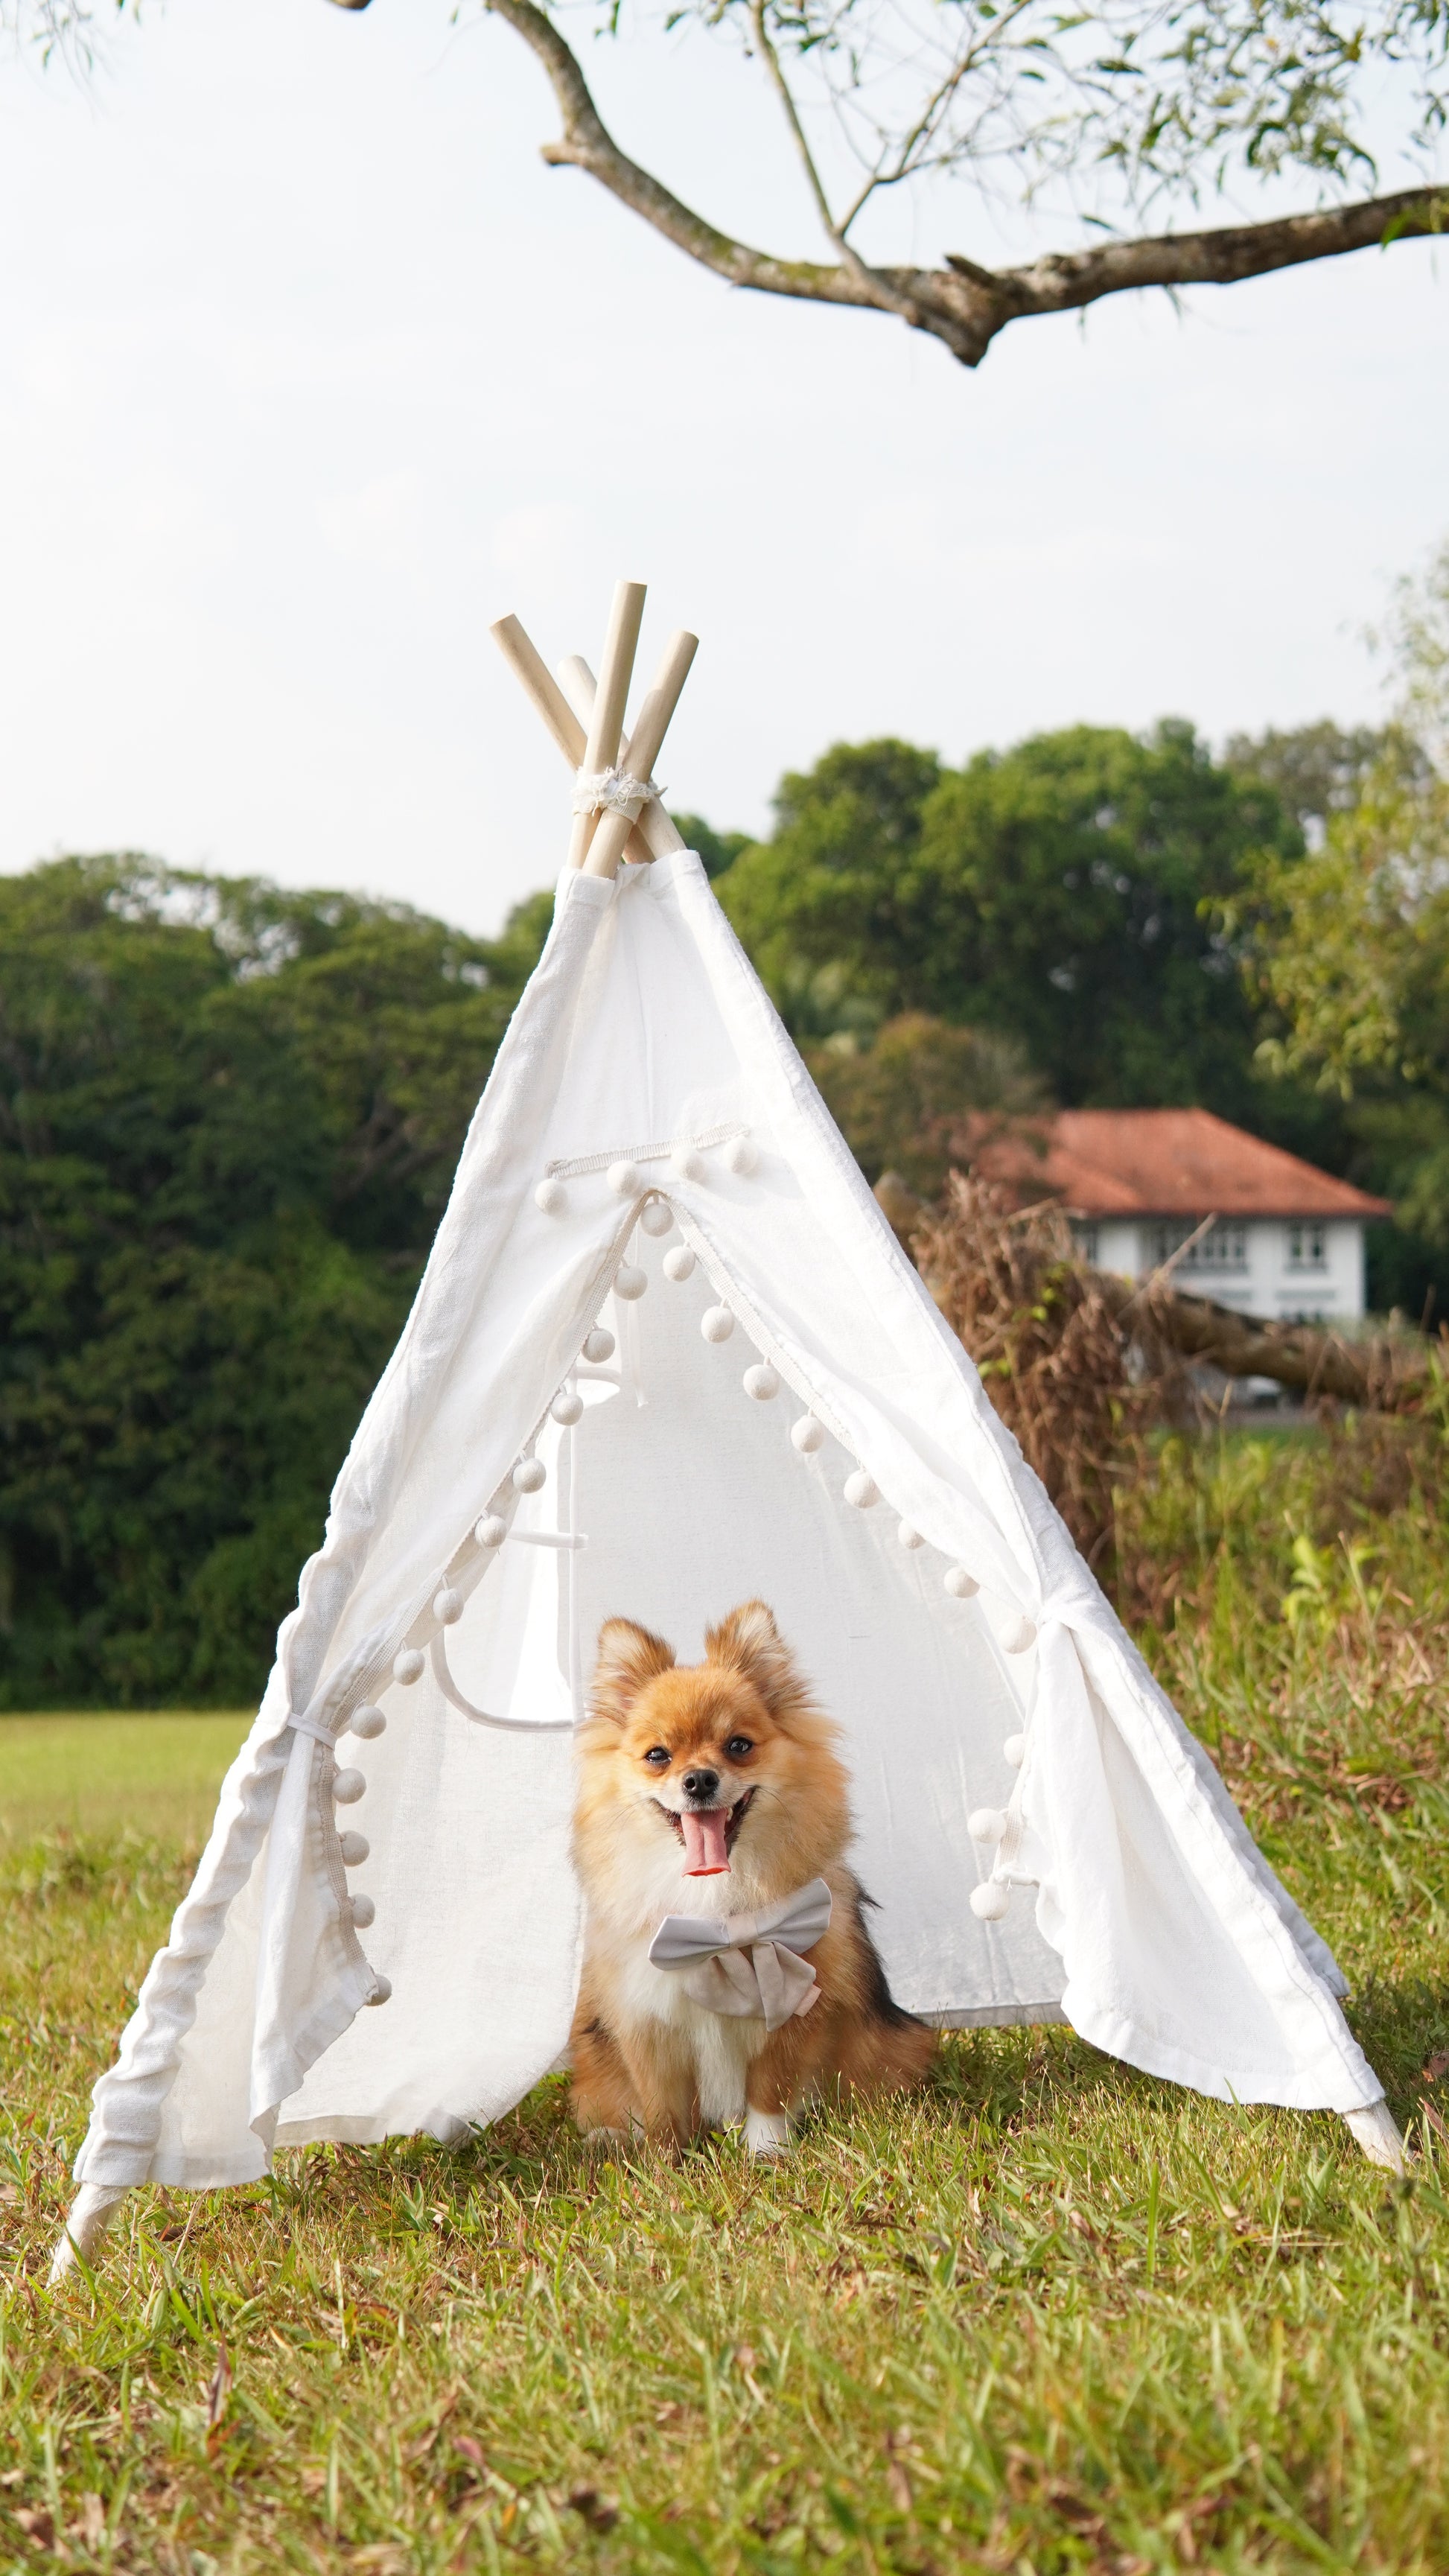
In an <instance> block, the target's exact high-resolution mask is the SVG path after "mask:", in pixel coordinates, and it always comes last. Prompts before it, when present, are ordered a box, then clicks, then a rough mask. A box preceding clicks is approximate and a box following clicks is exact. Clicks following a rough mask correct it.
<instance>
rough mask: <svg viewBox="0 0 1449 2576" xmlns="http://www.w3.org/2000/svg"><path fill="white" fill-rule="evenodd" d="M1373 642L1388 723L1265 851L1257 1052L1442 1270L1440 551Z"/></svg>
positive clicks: (1445, 669)
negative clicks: (1322, 811) (1324, 803)
mask: <svg viewBox="0 0 1449 2576" xmlns="http://www.w3.org/2000/svg"><path fill="white" fill-rule="evenodd" d="M1385 640H1386V642H1387V644H1388V647H1389V649H1390V651H1391V653H1392V656H1393V661H1394V666H1395V669H1396V673H1397V678H1398V703H1397V708H1396V718H1395V722H1394V723H1393V724H1392V725H1391V726H1389V728H1388V729H1387V730H1386V731H1385V733H1384V734H1383V735H1382V736H1381V737H1380V739H1379V743H1378V747H1377V751H1376V753H1375V756H1374V757H1373V759H1372V760H1371V761H1370V762H1369V764H1368V766H1367V767H1366V769H1365V771H1364V773H1363V776H1362V779H1361V782H1360V786H1359V790H1358V793H1357V795H1356V796H1354V797H1353V799H1352V800H1351V801H1350V800H1347V799H1345V800H1343V801H1341V802H1340V803H1339V804H1338V805H1337V806H1336V808H1335V809H1334V810H1333V811H1332V812H1330V814H1329V815H1328V816H1327V818H1326V823H1325V829H1324V833H1323V838H1322V841H1321V845H1320V846H1319V847H1318V848H1317V849H1316V850H1315V851H1314V852H1312V853H1311V854H1310V855H1309V856H1308V857H1307V858H1306V859H1304V860H1301V861H1299V862H1298V863H1297V864H1296V865H1286V866H1285V865H1284V864H1283V863H1282V862H1281V861H1279V860H1276V859H1273V858H1271V857H1267V856H1265V858H1264V860H1263V863H1262V865H1261V866H1260V868H1259V869H1258V871H1257V875H1256V878H1255V882H1254V886H1253V890H1252V891H1253V900H1254V901H1255V903H1256V907H1257V910H1256V918H1254V919H1253V920H1252V921H1251V946H1250V950H1249V959H1250V974H1251V977H1252V979H1253V981H1254V983H1255V985H1256V989H1257V994H1258V997H1259V1000H1260V1002H1261V1004H1263V1005H1264V1006H1266V1009H1267V1013H1268V1023H1267V1027H1266V1030H1265V1033H1264V1036H1263V1039H1262V1043H1261V1048H1260V1053H1261V1055H1262V1056H1263V1058H1264V1059H1265V1061H1266V1062H1267V1063H1268V1064H1269V1065H1270V1066H1271V1067H1272V1068H1273V1069H1274V1070H1276V1071H1278V1072H1280V1073H1284V1074H1287V1075H1290V1076H1296V1077H1297V1078H1299V1079H1300V1080H1303V1079H1307V1080H1310V1081H1312V1082H1313V1083H1315V1084H1316V1085H1317V1087H1318V1089H1319V1091H1320V1092H1321V1093H1324V1094H1328V1095H1331V1096H1333V1097H1334V1098H1335V1099H1336V1100H1337V1101H1338V1102H1339V1103H1340V1104H1341V1107H1342V1115H1343V1118H1344V1123H1345V1125H1346V1127H1347V1128H1348V1130H1349V1131H1350V1132H1351V1133H1353V1134H1354V1135H1356V1136H1357V1137H1359V1138H1360V1139H1362V1140H1363V1142H1364V1144H1365V1145H1366V1146H1367V1147H1368V1148H1369V1149H1370V1150H1371V1151H1372V1152H1373V1154H1374V1155H1375V1156H1376V1157H1377V1159H1378V1162H1379V1166H1380V1168H1381V1169H1382V1170H1384V1171H1386V1172H1391V1173H1392V1176H1393V1177H1392V1180H1391V1182H1390V1183H1389V1184H1388V1185H1389V1186H1390V1187H1391V1188H1392V1190H1393V1195H1394V1197H1395V1199H1396V1200H1397V1202H1398V1210H1399V1215H1400V1218H1401V1222H1402V1225H1403V1227H1404V1228H1405V1229H1406V1230H1407V1232H1408V1233H1409V1234H1410V1235H1412V1236H1417V1237H1418V1238H1420V1239H1421V1240H1422V1241H1423V1242H1424V1243H1425V1244H1427V1245H1429V1246H1431V1247H1432V1249H1433V1251H1434V1253H1435V1254H1436V1255H1437V1256H1438V1261H1439V1264H1440V1265H1442V1266H1443V1267H1445V1268H1449V544H1445V545H1443V546H1441V547H1440V548H1439V550H1438V552H1437V553H1436V555H1435V556H1434V557H1433V559H1432V560H1431V562H1430V564H1429V566H1428V568H1427V570H1426V572H1425V573H1424V575H1423V577H1422V578H1421V579H1419V580H1410V581H1406V582H1404V583H1401V584H1400V586H1399V589H1398V592H1397V595H1396V600H1395V607H1394V614H1393V617H1392V619H1391V621H1390V626H1389V630H1388V634H1387V637H1386V639H1385ZM1441 1293H1442V1292H1441Z"/></svg>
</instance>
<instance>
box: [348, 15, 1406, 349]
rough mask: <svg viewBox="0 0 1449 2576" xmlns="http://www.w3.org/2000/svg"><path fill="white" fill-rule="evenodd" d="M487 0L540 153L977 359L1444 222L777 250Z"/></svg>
mask: <svg viewBox="0 0 1449 2576" xmlns="http://www.w3.org/2000/svg"><path fill="white" fill-rule="evenodd" d="M344 5H347V0H344ZM351 5H354V6H355V5H357V0H351ZM484 5H485V6H486V7H487V8H489V9H490V10H491V11H492V13H493V15H494V16H495V17H498V18H504V19H506V20H507V22H508V24H509V26H510V27H512V28H513V29H514V31H515V33H516V34H518V35H520V36H521V37H522V38H523V41H524V43H525V44H526V45H527V46H528V47H529V48H530V49H531V51H532V52H533V53H534V54H535V55H536V56H537V59H538V61H539V62H540V63H541V64H542V66H543V68H544V70H545V71H546V73H547V74H548V77H549V81H550V83H551V85H552V88H553V94H554V97H555V100H556V101H557V104H558V109H559V115H560V118H561V121H562V126H563V131H562V133H561V134H560V136H559V139H558V141H557V142H556V143H546V144H545V145H544V147H543V157H544V159H545V161H547V162H550V163H552V164H553V165H555V166H560V165H562V166H566V167H571V168H574V169H578V170H587V171H588V173H589V175H590V177H591V178H594V179H597V180H598V182H599V184H600V186H601V187H604V188H607V189H608V190H609V192H610V194H611V195H612V196H615V197H617V198H618V199H619V202H620V204H621V205H625V206H628V207H629V208H630V209H631V211H632V212H633V213H634V214H636V215H641V216H642V217H643V219H644V221H645V222H646V223H647V224H651V225H652V226H653V228H654V230H655V231H656V232H657V233H662V234H663V236H664V238H665V240H666V241H671V242H673V243H674V245H675V248H676V249H677V250H682V251H685V252H687V253H688V255H689V257H690V258H691V259H696V260H698V261H699V262H700V263H701V265H702V266H703V267H705V268H709V269H713V271H714V273H715V275H716V276H717V277H723V278H725V279H726V280H727V281H728V283H729V284H730V285H731V286H744V287H749V288H751V289H753V290H754V292H755V293H757V294H762V295H789V296H794V297H796V298H797V299H799V300H800V301H802V302H805V303H810V304H847V305H853V306H855V307H856V308H857V309H864V310H867V311H875V312H878V313H894V314H897V315H898V316H899V317H900V318H901V320H903V321H906V322H908V323H910V325H911V327H912V328H913V329H914V330H917V331H928V332H930V333H931V335H932V336H933V338H935V339H938V340H940V341H942V342H943V343H944V344H945V346H946V347H947V348H948V349H949V350H950V352H951V355H952V356H953V357H954V358H958V359H959V360H960V362H961V364H962V365H963V366H966V367H977V366H979V365H980V363H981V361H982V359H983V358H984V357H985V355H986V352H987V350H988V349H989V348H990V346H991V343H992V341H993V340H994V339H995V337H996V334H997V332H998V331H1001V330H1004V329H1005V326H1006V324H1007V323H1008V322H1015V321H1018V320H1020V319H1021V318H1022V317H1023V316H1024V315H1026V314H1029V313H1062V312H1069V311H1073V310H1077V309H1080V308H1081V307H1083V306H1085V305H1088V304H1095V303H1097V302H1098V301H1099V299H1100V298H1101V297H1102V296H1104V295H1123V294H1130V293H1133V292H1135V291H1136V290H1138V289H1140V288H1143V287H1153V286H1159V287H1178V286H1207V285H1211V286H1226V285H1231V284H1234V283H1235V282H1237V281H1238V280H1239V279H1242V278H1248V277H1263V276H1266V275H1267V274H1268V273H1269V272H1270V271H1271V270H1273V269H1278V268H1293V267H1298V266H1301V265H1302V264H1303V263H1305V262H1306V261H1308V260H1314V259H1335V258H1338V257H1341V256H1342V254H1343V253H1344V252H1346V251H1353V250H1368V249H1372V248H1373V247H1374V246H1375V244H1377V245H1379V246H1380V247H1382V248H1387V247H1388V245H1389V244H1390V243H1391V242H1394V241H1401V240H1404V241H1407V240H1413V239H1416V238H1422V237H1424V236H1425V235H1427V234H1431V233H1439V232H1444V231H1449V191H1445V190H1442V189H1438V190H1436V189H1434V188H1432V187H1427V188H1406V189H1402V190H1400V192H1399V193H1398V194H1397V195H1396V196H1391V197H1372V198H1369V199H1367V200H1365V201H1364V202H1362V203H1360V204H1358V205H1352V206H1338V207H1330V208H1327V209H1325V210H1323V211H1321V212H1319V213H1316V214H1309V215H1288V216H1285V217H1280V218H1279V219H1277V220H1276V221H1274V222H1271V223H1262V224H1229V225H1225V226H1223V227H1221V228H1220V229H1218V230H1214V231H1208V232H1196V233H1163V234H1159V235H1156V236H1154V237H1149V238H1147V239H1144V240H1140V241H1110V242H1104V243H1102V244H1100V245H1098V246H1096V247H1094V248H1092V249H1091V250H1082V251H1056V252H1049V253H1048V254H1047V255H1046V256H1045V257H1043V258H1041V259H1037V260H1032V261H1030V262H1028V263H1027V264H1026V265H1025V266H1024V267H1021V268H1003V269H992V268H982V267H980V266H978V265H977V263H976V262H975V261H973V260H969V259H964V258H961V257H959V256H958V255H957V254H955V253H950V254H948V257H947V261H946V265H945V267H944V268H905V267H890V268H886V267H881V268H871V267H867V266H866V265H865V263H864V262H863V261H857V260H855V259H853V258H852V257H851V255H850V254H849V252H846V254H845V256H844V257H843V258H842V259H841V260H840V261H839V262H838V263H837V264H833V265H826V264H824V263H822V262H820V261H817V260H805V259H799V260H790V259H776V258H774V257H772V255H771V254H770V253H769V252H768V251H760V250H754V249H752V248H751V247H750V245H749V244H748V243H746V242H740V241H736V240H735V239H734V238H733V236H732V235H731V234H729V233H723V232H720V231H719V230H718V228H717V227H716V226H715V225H713V224H711V223H708V222H706V220H705V218H704V217H703V216H702V215H697V214H695V213H694V211H693V209H692V208H691V207H689V206H686V205H685V204H684V203H683V201H682V200H681V199H680V198H678V197H676V196H675V195H673V193H672V192H671V191H670V190H669V189H668V188H666V187H664V186H663V185H662V184H661V182H660V181H659V180H658V179H655V178H653V177H652V176H651V175H650V173H649V172H648V171H647V170H645V169H642V168H641V167H640V165H639V163H638V162H637V161H631V160H630V158H629V156H628V154H627V153H625V152H622V151H621V150H620V148H619V146H618V144H617V143H616V142H615V141H614V138H613V136H612V135H611V134H610V133H609V131H608V129H607V127H606V126H605V124H604V122H603V119H602V118H601V116H600V115H599V112H598V109H597V108H596V107H595V105H594V102H593V98H592V96H591V94H590V91H589V86H588V83H587V82H586V80H585V79H584V76H583V73H582V71H581V70H580V68H579V64H578V61H577V59H576V57H575V56H574V54H573V53H572V52H571V51H570V49H569V47H568V45H567V44H566V43H565V42H564V39H563V37H562V36H561V35H560V34H559V31H558V29H557V27H556V26H555V25H554V23H553V21H552V19H551V18H549V17H547V16H546V15H545V13H544V11H543V10H542V9H540V8H538V7H536V6H535V0H484ZM836 238H837V240H838V238H839V236H838V235H837V236H836Z"/></svg>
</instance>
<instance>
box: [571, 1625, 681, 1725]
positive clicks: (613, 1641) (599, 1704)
mask: <svg viewBox="0 0 1449 2576" xmlns="http://www.w3.org/2000/svg"><path fill="white" fill-rule="evenodd" d="M673 1664H674V1648H673V1647H672V1646H669V1645H666V1644H665V1641H664V1639H663V1638H662V1637H655V1636H652V1635H651V1634H650V1632H649V1630H648V1629H647V1628H641V1627H639V1626H638V1625H637V1623H636V1622H635V1621H634V1620H633V1619H606V1620H605V1621H604V1624H603V1626H602V1628H601V1629H600V1630H599V1654H598V1661H597V1662H596V1664H595V1666H594V1678H593V1680H592V1682H591V1683H590V1684H589V1706H590V1708H591V1710H592V1711H593V1714H594V1716H595V1717H608V1718H612V1720H613V1722H614V1724H615V1726H622V1725H623V1723H624V1720H625V1719H626V1717H627V1716H628V1714H629V1711H630V1709H631V1708H632V1707H633V1705H634V1702H635V1700H636V1699H637V1698H638V1696H639V1693H640V1691H641V1690H642V1689H643V1687H644V1685H645V1683H646V1682H648V1681H652V1680H653V1679H654V1676H655V1674H656V1673H667V1672H669V1671H671V1670H672V1668H673Z"/></svg>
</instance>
